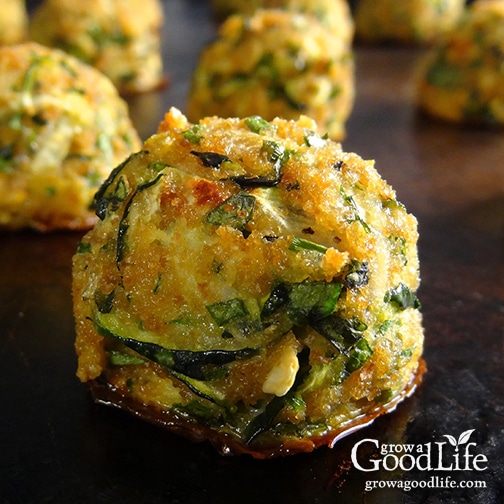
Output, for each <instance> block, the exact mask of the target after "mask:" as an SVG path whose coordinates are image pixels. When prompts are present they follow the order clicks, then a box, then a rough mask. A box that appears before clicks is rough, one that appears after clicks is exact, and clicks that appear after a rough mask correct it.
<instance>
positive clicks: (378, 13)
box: [355, 0, 465, 44]
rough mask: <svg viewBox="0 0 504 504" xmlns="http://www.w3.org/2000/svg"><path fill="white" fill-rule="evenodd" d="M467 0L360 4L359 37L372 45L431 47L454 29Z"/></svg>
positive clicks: (391, 0)
mask: <svg viewBox="0 0 504 504" xmlns="http://www.w3.org/2000/svg"><path fill="white" fill-rule="evenodd" d="M464 6H465V0H400V1H397V0H359V1H358V3H357V8H356V12H355V36H356V38H357V39H358V40H361V41H366V42H370V43H377V42H399V43H408V44H411V43H412V44H430V43H432V42H433V41H435V40H437V39H438V38H439V37H440V36H441V35H442V34H443V33H444V32H445V31H447V30H449V29H450V28H452V27H453V25H454V24H455V23H456V22H457V20H458V18H459V16H460V15H461V14H462V13H463V11H464Z"/></svg>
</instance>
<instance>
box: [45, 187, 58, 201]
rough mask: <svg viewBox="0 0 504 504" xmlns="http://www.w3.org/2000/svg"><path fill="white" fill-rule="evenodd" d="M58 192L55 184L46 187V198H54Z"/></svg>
mask: <svg viewBox="0 0 504 504" xmlns="http://www.w3.org/2000/svg"><path fill="white" fill-rule="evenodd" d="M57 192H58V191H57V190H56V187H54V186H47V187H46V188H45V189H44V194H45V197H46V198H53V197H54V196H56V193H57Z"/></svg>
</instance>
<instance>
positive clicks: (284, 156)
mask: <svg viewBox="0 0 504 504" xmlns="http://www.w3.org/2000/svg"><path fill="white" fill-rule="evenodd" d="M261 152H265V153H266V155H267V158H268V161H269V162H270V163H273V164H274V165H275V166H278V167H279V168H280V167H282V166H283V165H284V164H285V163H286V162H287V161H288V160H289V158H290V156H291V155H292V151H290V150H287V149H286V148H285V147H284V146H283V145H280V144H279V143H277V142H274V141H272V140H266V141H264V142H263V144H262V147H261Z"/></svg>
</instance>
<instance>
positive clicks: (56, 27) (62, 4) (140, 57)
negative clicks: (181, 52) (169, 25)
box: [30, 0, 164, 94]
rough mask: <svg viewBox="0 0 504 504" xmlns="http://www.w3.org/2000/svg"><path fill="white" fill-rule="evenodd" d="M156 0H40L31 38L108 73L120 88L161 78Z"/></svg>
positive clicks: (137, 88)
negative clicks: (41, 1) (42, 0)
mask: <svg viewBox="0 0 504 504" xmlns="http://www.w3.org/2000/svg"><path fill="white" fill-rule="evenodd" d="M163 21H164V19H163V10H162V6H161V2H160V0H79V1H74V0H44V2H43V3H42V4H41V5H40V6H39V7H38V9H36V11H35V13H34V15H33V18H32V20H31V23H30V37H31V39H32V40H34V41H36V42H38V43H40V44H43V45H46V46H50V47H58V48H60V49H63V50H64V51H66V52H68V53H69V54H72V55H73V56H76V57H77V58H79V59H81V60H83V61H84V62H86V63H88V64H90V65H92V66H94V67H96V68H98V69H99V70H100V71H102V72H103V73H104V74H105V75H107V76H108V77H109V78H110V79H111V80H112V82H113V83H114V84H115V85H116V87H117V88H118V89H119V91H120V92H121V93H122V94H129V93H142V92H146V91H150V90H152V89H155V88H157V87H159V86H160V85H161V84H162V83H163V63H162V56H161V33H160V31H161V27H162V24H163Z"/></svg>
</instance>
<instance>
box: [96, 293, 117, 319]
mask: <svg viewBox="0 0 504 504" xmlns="http://www.w3.org/2000/svg"><path fill="white" fill-rule="evenodd" d="M114 297H115V291H112V292H108V293H106V292H102V291H100V290H96V291H95V293H94V302H95V305H96V308H98V311H99V312H100V313H110V312H111V311H112V308H113V307H114Z"/></svg>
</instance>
